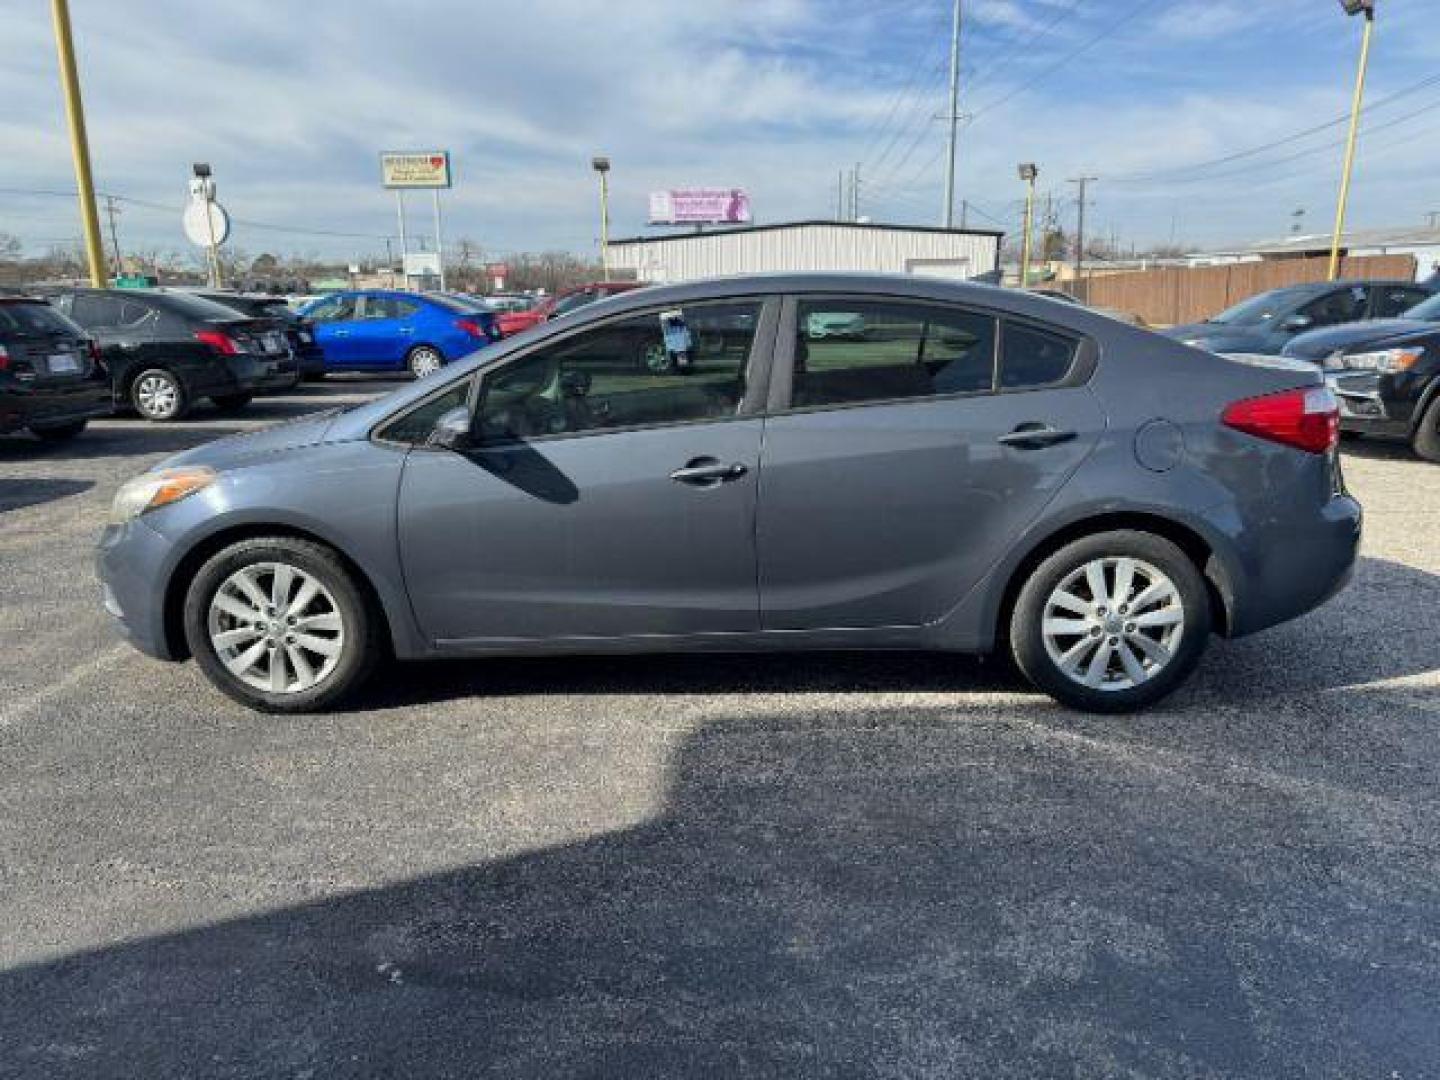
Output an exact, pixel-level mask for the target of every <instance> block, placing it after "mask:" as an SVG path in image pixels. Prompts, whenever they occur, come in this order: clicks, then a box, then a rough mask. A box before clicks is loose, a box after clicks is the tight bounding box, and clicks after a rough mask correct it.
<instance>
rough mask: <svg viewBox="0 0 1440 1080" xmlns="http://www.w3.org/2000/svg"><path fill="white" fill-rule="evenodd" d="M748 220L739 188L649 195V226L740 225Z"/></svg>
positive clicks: (747, 204) (747, 207) (747, 198)
mask: <svg viewBox="0 0 1440 1080" xmlns="http://www.w3.org/2000/svg"><path fill="white" fill-rule="evenodd" d="M749 220H750V195H749V194H748V193H747V192H746V191H744V190H743V189H741V188H672V189H670V190H668V191H652V192H651V193H650V224H651V225H740V224H744V223H745V222H748V221H749Z"/></svg>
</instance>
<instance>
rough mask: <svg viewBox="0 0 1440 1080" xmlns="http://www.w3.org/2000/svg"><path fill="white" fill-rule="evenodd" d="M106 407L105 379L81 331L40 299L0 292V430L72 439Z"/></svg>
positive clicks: (47, 437)
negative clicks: (24, 430)
mask: <svg viewBox="0 0 1440 1080" xmlns="http://www.w3.org/2000/svg"><path fill="white" fill-rule="evenodd" d="M109 411H110V391H109V381H108V379H107V378H106V375H105V371H104V369H103V368H102V367H101V366H100V363H99V351H98V350H97V349H96V347H95V343H94V342H93V341H91V340H90V338H89V337H87V336H86V334H85V331H84V330H81V329H80V327H78V326H76V325H75V324H74V323H73V322H71V321H70V320H69V319H67V318H65V316H63V315H61V314H60V313H59V312H58V311H56V310H55V309H54V308H53V307H51V306H50V305H49V304H47V303H46V302H45V301H44V300H39V299H36V298H34V297H28V296H19V295H9V294H4V295H0V434H9V433H10V432H12V431H20V430H23V429H26V428H28V429H29V430H30V431H31V432H32V433H34V434H35V435H37V436H39V437H40V438H42V439H71V438H74V437H75V436H76V435H79V434H80V432H82V431H84V430H85V424H86V423H87V422H88V421H89V419H90V417H92V416H104V415H105V414H106V413H108V412H109Z"/></svg>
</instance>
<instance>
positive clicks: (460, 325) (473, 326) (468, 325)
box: [455, 319, 485, 338]
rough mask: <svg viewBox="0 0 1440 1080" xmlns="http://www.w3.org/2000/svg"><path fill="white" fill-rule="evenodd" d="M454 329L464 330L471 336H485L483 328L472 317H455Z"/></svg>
mask: <svg viewBox="0 0 1440 1080" xmlns="http://www.w3.org/2000/svg"><path fill="white" fill-rule="evenodd" d="M455 329H456V330H464V331H465V333H467V334H469V335H470V336H471V337H473V338H482V337H484V336H485V328H484V327H483V326H481V325H480V324H479V323H478V322H476V321H475V320H474V319H456V320H455Z"/></svg>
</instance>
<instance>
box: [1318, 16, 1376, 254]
mask: <svg viewBox="0 0 1440 1080" xmlns="http://www.w3.org/2000/svg"><path fill="white" fill-rule="evenodd" d="M1340 6H1341V7H1342V8H1344V9H1345V14H1346V15H1362V14H1363V15H1364V16H1365V32H1364V34H1363V35H1362V36H1361V38H1360V66H1359V68H1358V70H1357V71H1356V73H1355V96H1354V98H1353V99H1352V100H1351V102H1350V132H1349V135H1348V136H1347V137H1346V139H1345V164H1344V166H1343V168H1342V169H1341V172H1340V198H1339V199H1338V200H1337V202H1336V204H1335V234H1334V236H1333V237H1332V238H1331V241H1330V272H1329V275H1328V277H1329V280H1331V281H1334V280H1335V279H1336V278H1338V277H1339V276H1340V242H1341V240H1342V238H1343V236H1344V233H1345V209H1346V205H1347V204H1348V203H1349V201H1350V176H1351V173H1352V172H1353V171H1354V168H1355V140H1356V136H1357V135H1358V134H1359V131H1360V109H1361V107H1362V105H1363V104H1364V101H1365V74H1366V72H1367V71H1368V70H1369V67H1370V37H1371V35H1372V34H1373V33H1374V32H1375V0H1340Z"/></svg>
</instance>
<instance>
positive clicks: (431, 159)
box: [380, 150, 450, 188]
mask: <svg viewBox="0 0 1440 1080" xmlns="http://www.w3.org/2000/svg"><path fill="white" fill-rule="evenodd" d="M380 176H381V181H382V182H383V183H384V185H385V186H386V187H387V188H448V187H449V186H450V151H449V150H417V151H403V152H402V151H386V152H385V153H382V154H381V155H380Z"/></svg>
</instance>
